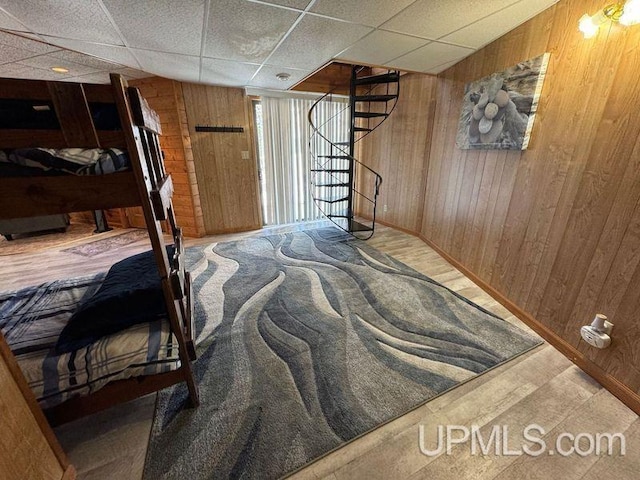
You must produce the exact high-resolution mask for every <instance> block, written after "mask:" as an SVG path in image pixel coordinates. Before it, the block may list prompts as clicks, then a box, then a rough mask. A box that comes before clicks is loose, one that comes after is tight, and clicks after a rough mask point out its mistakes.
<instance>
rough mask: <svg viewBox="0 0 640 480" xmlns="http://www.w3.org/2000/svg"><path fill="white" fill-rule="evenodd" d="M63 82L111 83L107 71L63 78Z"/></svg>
mask: <svg viewBox="0 0 640 480" xmlns="http://www.w3.org/2000/svg"><path fill="white" fill-rule="evenodd" d="M64 81H65V82H80V83H102V84H106V83H111V78H110V77H109V74H108V73H107V72H97V73H91V74H89V75H82V76H81V77H71V78H65V79H64Z"/></svg>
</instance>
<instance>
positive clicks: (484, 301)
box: [0, 227, 640, 480]
mask: <svg viewBox="0 0 640 480" xmlns="http://www.w3.org/2000/svg"><path fill="white" fill-rule="evenodd" d="M296 228H299V227H296ZM287 229H288V227H280V228H278V229H274V230H270V231H272V232H277V231H283V230H284V231H286V230H287ZM264 232H265V231H262V232H250V233H243V234H232V235H224V236H216V237H209V238H206V239H199V240H192V241H190V244H195V243H198V244H201V243H210V242H213V241H224V240H232V239H237V238H241V237H246V236H248V235H260V234H264ZM116 233H117V232H116ZM112 234H114V233H112ZM90 240H93V239H90ZM85 241H87V240H85ZM369 242H370V244H371V245H372V246H374V247H376V248H378V249H380V250H382V251H384V252H386V253H388V254H389V255H392V256H393V257H395V258H397V259H398V260H400V261H402V262H404V263H406V264H407V265H409V266H411V267H413V268H414V269H416V270H418V271H420V272H422V273H424V274H426V275H428V276H430V277H432V278H434V279H435V280H437V281H439V282H441V283H443V284H444V285H446V286H448V287H449V288H451V289H453V290H455V291H457V292H459V293H461V294H462V295H464V296H466V297H467V298H469V299H471V300H473V301H475V302H476V303H478V304H480V305H482V306H484V307H485V308H487V309H489V310H491V311H493V312H495V313H496V314H498V315H500V316H502V317H503V318H505V319H506V320H507V321H509V322H512V323H514V324H517V325H520V326H521V327H522V328H527V327H526V326H524V325H523V324H522V323H521V322H520V321H519V320H518V319H516V318H515V317H513V316H512V315H510V313H509V312H508V311H507V310H505V309H504V308H503V307H502V306H501V305H499V304H498V303H497V302H496V301H495V300H493V299H492V298H491V297H489V296H488V295H487V294H486V293H484V292H483V291H482V290H481V289H480V288H479V287H477V286H476V285H474V284H473V283H472V282H471V281H470V280H469V279H467V278H466V277H464V276H463V275H462V274H461V273H460V272H458V271H457V270H455V269H454V268H453V267H452V266H451V265H450V264H448V263H447V262H446V261H445V260H444V259H442V258H441V257H440V256H439V255H438V254H437V253H435V252H434V251H433V250H431V249H430V248H429V247H428V246H426V245H425V244H424V243H423V242H421V241H420V240H419V239H417V238H415V237H412V236H410V235H406V234H404V233H401V232H398V231H396V230H393V229H390V228H385V227H380V228H379V231H378V232H377V233H376V235H375V236H374V237H373V239H371V240H370V241H369ZM76 243H77V242H76ZM64 248H67V246H65V247H64ZM146 248H148V243H147V242H146V241H140V242H136V243H134V244H130V245H127V246H125V247H122V248H119V249H118V250H116V251H111V252H108V253H105V254H103V255H99V256H97V257H92V258H85V257H81V256H78V255H75V254H70V253H64V252H62V253H60V252H58V251H56V250H58V249H56V250H53V251H43V252H38V253H33V254H29V255H12V256H8V257H0V279H1V281H0V282H1V283H0V287H2V289H13V288H19V287H22V286H25V285H31V284H34V283H38V282H40V281H46V280H53V279H55V278H64V277H65V276H71V275H82V274H86V273H91V272H95V271H100V270H103V269H105V268H106V267H108V266H109V265H110V264H111V263H113V262H115V261H117V260H119V259H120V258H123V257H124V256H127V255H131V254H133V253H137V252H139V251H142V250H144V249H146ZM154 401H155V395H149V396H147V397H144V398H142V399H139V400H136V401H134V402H130V403H128V404H126V405H121V406H118V407H114V408H112V409H110V410H108V411H105V412H101V413H99V414H96V415H93V416H91V417H87V418H84V419H80V420H78V421H76V422H73V423H70V424H67V425H63V426H62V427H59V428H57V429H56V434H57V435H58V437H59V439H60V441H61V443H62V445H63V448H64V449H65V451H66V452H67V453H68V455H69V457H70V458H71V461H72V462H73V463H74V465H75V466H76V468H77V469H78V472H79V478H80V479H118V480H125V479H140V478H141V475H142V469H143V466H144V457H145V454H146V449H147V442H148V437H149V431H150V428H151V422H152V418H153V409H154ZM532 423H536V424H538V425H540V426H541V427H543V428H544V429H545V431H546V432H547V434H546V436H545V437H544V438H545V440H546V441H547V442H548V444H551V443H552V442H553V439H555V438H556V437H557V435H558V434H559V433H561V432H565V431H566V432H570V433H574V434H577V433H581V432H591V433H598V432H600V433H602V432H609V433H616V432H623V433H624V434H625V437H626V455H624V456H620V455H615V456H612V457H609V456H603V455H601V456H596V455H588V456H585V457H581V456H579V455H572V456H569V457H562V456H558V455H555V456H551V455H541V456H538V457H529V456H497V455H492V454H489V455H471V454H470V447H469V444H463V445H460V446H457V447H455V448H454V449H453V451H452V454H451V455H440V456H437V457H428V456H425V455H423V454H422V453H421V452H420V449H419V428H420V425H424V428H425V441H426V446H427V447H429V448H433V447H434V445H435V443H434V439H435V433H436V427H437V425H465V426H468V427H470V426H471V425H477V426H478V427H480V429H481V432H484V433H485V438H487V437H488V433H489V431H490V429H491V428H492V426H494V425H500V426H502V425H506V426H508V429H509V432H510V438H511V439H512V440H511V442H510V444H509V446H510V447H513V448H516V447H519V446H520V445H521V443H520V441H519V439H520V438H521V432H522V429H523V428H524V427H525V426H527V425H529V424H532ZM639 451H640V419H638V416H637V415H635V414H634V413H633V412H632V411H631V410H629V409H628V408H627V407H625V406H624V405H623V404H622V403H621V402H620V401H618V400H617V399H616V398H615V397H613V396H612V395H611V394H610V393H609V392H607V391H606V390H604V389H603V388H602V387H600V385H599V384H597V383H596V382H595V381H594V380H593V379H591V378H590V377H589V376H587V375H586V374H585V373H583V372H582V371H581V370H579V369H578V368H577V367H575V366H574V365H573V364H572V363H571V362H570V361H569V360H567V359H566V358H565V357H564V356H562V355H561V354H560V353H559V352H557V351H556V350H555V349H554V348H553V347H551V346H550V345H548V344H544V345H541V346H540V347H538V348H536V349H534V350H532V351H530V352H528V353H527V354H525V355H522V356H520V357H518V358H516V359H514V360H512V361H510V362H508V363H506V364H504V365H502V366H500V367H498V368H495V369H493V370H491V371H489V372H488V373H485V374H484V375H481V376H479V377H477V378H476V379H474V380H471V381H470V382H467V383H466V384H463V385H461V386H459V387H457V388H455V389H453V390H451V391H449V392H448V393H445V394H443V395H441V396H440V397H437V398H436V399H434V400H431V401H430V402H428V403H427V404H426V405H424V406H422V407H420V408H418V409H415V410H413V411H411V412H409V413H407V414H406V415H404V416H402V417H400V418H398V419H396V420H394V421H392V422H390V423H388V424H386V425H384V426H382V427H380V428H378V429H376V430H375V431H373V432H371V433H369V434H367V435H364V436H362V437H360V438H359V439H357V440H355V441H353V442H351V443H349V444H348V445H346V446H344V447H342V448H340V449H338V450H336V451H334V452H333V453H331V454H329V455H327V456H325V457H324V458H321V459H320V460H318V461H316V462H314V463H313V464H311V465H309V466H307V467H306V468H304V469H302V470H301V471H299V472H297V473H296V474H294V475H293V476H292V478H294V479H296V480H300V479H330V480H342V479H354V478H355V479H359V478H363V479H364V478H366V479H378V478H379V479H404V478H407V479H422V478H424V479H427V478H428V479H470V480H471V479H473V480H476V479H494V478H495V479H500V480H511V479H518V480H519V479H537V478H540V479H559V478H562V479H593V480H595V479H597V478H599V477H602V476H606V477H608V478H619V479H635V478H638V475H639V474H638V472H640V455H638V453H639Z"/></svg>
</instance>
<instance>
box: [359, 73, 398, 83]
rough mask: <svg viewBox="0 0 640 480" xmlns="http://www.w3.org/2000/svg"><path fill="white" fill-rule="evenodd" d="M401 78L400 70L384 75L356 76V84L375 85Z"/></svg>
mask: <svg viewBox="0 0 640 480" xmlns="http://www.w3.org/2000/svg"><path fill="white" fill-rule="evenodd" d="M398 80H400V74H399V73H398V72H391V73H383V74H382V75H369V76H367V77H360V78H356V81H355V83H356V85H374V84H376V83H394V82H397V81H398Z"/></svg>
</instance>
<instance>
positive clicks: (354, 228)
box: [349, 220, 373, 232]
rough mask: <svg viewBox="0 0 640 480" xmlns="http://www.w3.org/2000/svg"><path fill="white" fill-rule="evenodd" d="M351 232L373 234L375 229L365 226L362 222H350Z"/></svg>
mask: <svg viewBox="0 0 640 480" xmlns="http://www.w3.org/2000/svg"><path fill="white" fill-rule="evenodd" d="M349 231H350V232H373V227H370V226H368V225H364V224H362V223H360V222H356V221H355V220H350V221H349Z"/></svg>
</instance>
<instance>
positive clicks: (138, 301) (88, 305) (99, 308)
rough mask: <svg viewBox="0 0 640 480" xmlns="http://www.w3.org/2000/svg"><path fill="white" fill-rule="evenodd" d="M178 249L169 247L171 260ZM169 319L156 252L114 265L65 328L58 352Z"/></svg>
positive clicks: (58, 345)
mask: <svg viewBox="0 0 640 480" xmlns="http://www.w3.org/2000/svg"><path fill="white" fill-rule="evenodd" d="M173 252H174V247H173V246H167V254H168V255H169V258H171V257H172V256H173ZM166 316H167V309H166V306H165V299H164V295H163V293H162V286H161V283H160V274H159V273H158V266H157V264H156V260H155V257H154V256H153V251H148V252H144V253H140V254H138V255H133V256H132V257H129V258H126V259H124V260H122V261H120V262H118V263H116V264H114V265H113V266H112V267H111V268H110V269H109V272H108V273H107V276H106V277H105V279H104V282H103V283H102V285H101V286H100V288H99V289H98V291H97V292H96V293H95V294H94V295H93V296H92V297H91V298H89V299H88V300H86V301H85V302H84V303H82V304H81V305H80V307H79V308H78V310H76V312H75V313H74V314H73V315H72V316H71V319H70V320H69V322H68V323H67V325H66V326H65V327H64V328H63V329H62V332H61V333H60V337H59V338H58V343H57V344H56V353H58V354H62V353H68V352H71V351H73V350H78V349H80V348H83V347H86V346H87V345H89V344H91V343H93V342H95V341H96V340H98V339H100V338H102V337H105V336H107V335H112V334H114V333H117V332H120V331H122V330H125V329H127V328H129V327H131V326H133V325H137V324H139V323H144V322H149V321H153V320H157V319H159V318H164V317H166Z"/></svg>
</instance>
